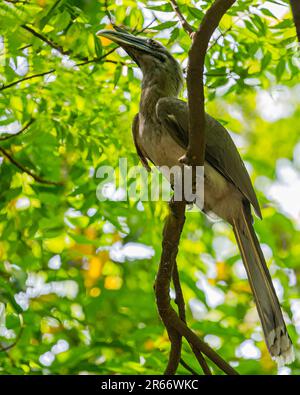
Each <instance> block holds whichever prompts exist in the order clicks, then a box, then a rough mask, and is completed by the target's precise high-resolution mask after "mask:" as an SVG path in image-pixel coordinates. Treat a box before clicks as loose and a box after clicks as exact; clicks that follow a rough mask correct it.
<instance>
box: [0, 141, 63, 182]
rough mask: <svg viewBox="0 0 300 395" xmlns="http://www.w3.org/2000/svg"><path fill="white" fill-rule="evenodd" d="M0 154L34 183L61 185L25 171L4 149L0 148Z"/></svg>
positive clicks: (27, 170)
mask: <svg viewBox="0 0 300 395" xmlns="http://www.w3.org/2000/svg"><path fill="white" fill-rule="evenodd" d="M0 152H2V154H3V155H4V156H5V157H6V158H7V159H8V160H9V161H10V162H11V163H12V164H13V165H15V166H16V167H17V168H18V169H19V170H21V171H22V172H23V173H26V174H28V175H30V176H31V177H32V178H33V179H34V180H35V181H37V182H39V183H40V184H46V185H56V186H59V185H63V183H62V182H55V181H48V180H45V179H44V178H42V177H40V176H38V175H37V174H34V173H33V172H32V171H31V170H29V169H27V168H26V167H24V166H23V165H21V164H20V163H19V162H17V161H16V160H15V159H14V158H13V157H12V156H11V155H10V154H9V153H8V152H7V151H6V150H5V149H4V148H2V147H0Z"/></svg>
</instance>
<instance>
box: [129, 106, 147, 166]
mask: <svg viewBox="0 0 300 395" xmlns="http://www.w3.org/2000/svg"><path fill="white" fill-rule="evenodd" d="M131 130H132V137H133V142H134V145H135V149H136V152H137V154H138V156H139V158H140V160H141V162H142V165H143V166H144V167H145V168H146V170H147V171H151V168H150V166H149V165H148V160H147V159H149V158H147V156H146V154H145V153H144V151H143V149H142V148H141V147H140V146H139V144H138V141H137V136H138V132H139V114H136V116H135V117H134V119H133V122H132V129H131Z"/></svg>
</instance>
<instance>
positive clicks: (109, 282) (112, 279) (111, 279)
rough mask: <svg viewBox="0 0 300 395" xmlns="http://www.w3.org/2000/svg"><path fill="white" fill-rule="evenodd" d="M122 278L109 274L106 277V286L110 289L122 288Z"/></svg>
mask: <svg viewBox="0 0 300 395" xmlns="http://www.w3.org/2000/svg"><path fill="white" fill-rule="evenodd" d="M122 282H123V281H122V278H121V277H118V276H108V277H106V279H105V282H104V287H105V288H106V289H110V290H116V289H120V288H121V286H122Z"/></svg>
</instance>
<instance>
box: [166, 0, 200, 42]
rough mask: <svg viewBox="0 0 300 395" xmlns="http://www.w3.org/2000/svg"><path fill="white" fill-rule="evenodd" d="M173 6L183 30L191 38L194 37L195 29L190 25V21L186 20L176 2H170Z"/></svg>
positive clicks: (173, 0) (171, 0) (172, 0)
mask: <svg viewBox="0 0 300 395" xmlns="http://www.w3.org/2000/svg"><path fill="white" fill-rule="evenodd" d="M170 3H171V6H172V8H173V10H174V12H175V13H176V15H177V17H178V19H179V21H180V23H181V25H182V27H183V29H184V30H185V31H186V32H187V34H188V35H189V36H192V34H193V33H194V32H195V31H194V29H193V27H192V26H191V25H190V24H189V23H188V21H187V20H186V19H185V17H184V16H183V15H182V13H181V11H180V8H179V6H178V4H177V1H176V0H170Z"/></svg>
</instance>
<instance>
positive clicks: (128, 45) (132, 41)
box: [97, 30, 159, 65]
mask: <svg viewBox="0 0 300 395" xmlns="http://www.w3.org/2000/svg"><path fill="white" fill-rule="evenodd" d="M97 36H101V37H106V38H108V39H109V40H111V41H113V42H115V43H116V44H119V45H120V46H121V47H122V48H123V49H124V50H125V51H126V52H127V53H128V55H129V56H130V57H131V58H132V59H133V60H134V61H135V62H136V63H137V64H138V65H139V61H138V58H139V56H138V55H139V54H143V53H144V54H145V53H147V54H149V55H152V56H155V57H159V55H158V54H157V52H156V51H155V50H153V48H151V46H150V45H149V44H148V42H147V40H146V39H144V38H140V37H136V36H133V35H132V34H128V33H125V32H123V31H115V30H99V31H98V32H97Z"/></svg>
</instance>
